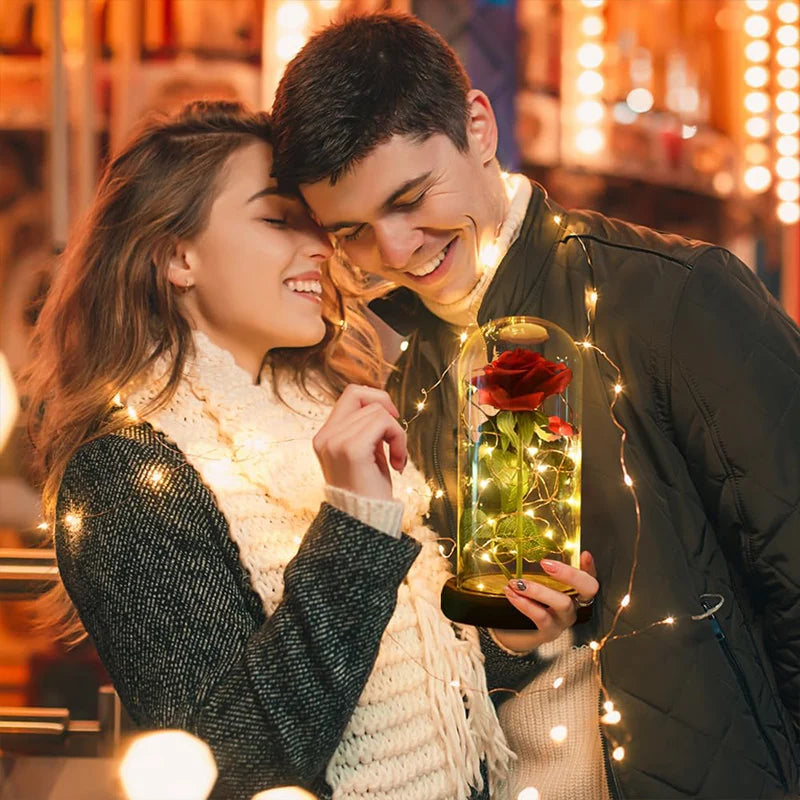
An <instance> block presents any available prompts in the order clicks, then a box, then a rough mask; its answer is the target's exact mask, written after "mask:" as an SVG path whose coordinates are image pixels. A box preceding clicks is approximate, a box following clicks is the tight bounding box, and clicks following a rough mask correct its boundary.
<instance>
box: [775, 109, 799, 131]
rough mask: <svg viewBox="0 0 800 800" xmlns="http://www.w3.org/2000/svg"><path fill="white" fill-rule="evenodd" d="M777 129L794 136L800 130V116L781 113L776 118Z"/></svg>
mask: <svg viewBox="0 0 800 800" xmlns="http://www.w3.org/2000/svg"><path fill="white" fill-rule="evenodd" d="M775 129H776V130H777V131H778V133H780V134H782V135H783V136H794V135H795V134H797V132H798V131H799V130H800V116H798V115H797V114H780V115H779V116H778V119H777V120H775Z"/></svg>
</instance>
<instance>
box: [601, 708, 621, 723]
mask: <svg viewBox="0 0 800 800" xmlns="http://www.w3.org/2000/svg"><path fill="white" fill-rule="evenodd" d="M621 719H622V714H620V713H619V711H614V710H613V709H612V710H611V711H608V712H607V713H605V714H603V716H602V717H600V720H601V721H602V722H604V723H605V724H606V725H616V724H617V723H618V722H619V721H620V720H621Z"/></svg>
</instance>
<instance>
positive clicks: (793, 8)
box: [775, 0, 800, 225]
mask: <svg viewBox="0 0 800 800" xmlns="http://www.w3.org/2000/svg"><path fill="white" fill-rule="evenodd" d="M776 16H777V18H778V20H779V22H780V23H782V24H781V25H780V26H779V27H778V28H777V30H776V31H775V40H776V42H777V44H778V45H779V49H778V51H777V52H776V54H775V62H776V64H777V67H779V69H778V72H777V75H776V76H775V83H776V85H777V89H778V93H777V95H776V96H775V109H776V110H777V111H778V112H779V114H778V116H777V118H776V119H775V131H776V133H777V134H778V135H777V137H776V139H775V151H776V160H775V178H776V183H775V195H776V198H777V200H778V201H779V202H778V207H777V210H776V213H777V217H778V219H779V220H780V221H781V222H782V223H783V224H784V225H795V224H797V222H798V221H799V220H800V203H798V198H799V197H800V187H799V186H798V180H799V179H800V160H798V150H800V146H799V145H800V139H799V138H798V137H799V136H800V114H798V111H800V94H799V93H798V84H800V69H798V68H799V67H800V48H798V40H799V39H800V34H799V33H798V29H797V20H798V17H800V3H798V2H797V0H788V1H787V2H783V3H781V4H780V5H779V6H778V8H777V10H776Z"/></svg>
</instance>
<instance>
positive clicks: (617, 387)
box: [614, 383, 622, 394]
mask: <svg viewBox="0 0 800 800" xmlns="http://www.w3.org/2000/svg"><path fill="white" fill-rule="evenodd" d="M621 391H622V386H621V385H620V384H619V383H616V384H614V394H619V393H620V392H621Z"/></svg>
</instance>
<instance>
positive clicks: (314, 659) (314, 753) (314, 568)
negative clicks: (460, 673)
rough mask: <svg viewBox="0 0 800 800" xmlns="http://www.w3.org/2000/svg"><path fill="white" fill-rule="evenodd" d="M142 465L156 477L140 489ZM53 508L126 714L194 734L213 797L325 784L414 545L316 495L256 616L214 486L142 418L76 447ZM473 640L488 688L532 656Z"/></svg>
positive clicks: (84, 613)
mask: <svg viewBox="0 0 800 800" xmlns="http://www.w3.org/2000/svg"><path fill="white" fill-rule="evenodd" d="M154 468H157V469H158V470H159V471H160V472H161V473H162V476H163V477H162V480H161V482H160V483H159V491H158V492H153V491H143V490H142V488H143V485H144V481H146V480H147V479H148V476H152V474H153V469H154ZM70 513H71V514H73V515H75V517H78V518H79V521H77V522H76V520H75V519H72V520H71V524H70V525H67V524H65V522H64V520H65V517H66V516H67V515H68V514H70ZM57 520H58V522H57V524H56V527H55V544H56V554H57V557H58V565H59V569H60V571H61V576H62V579H63V581H64V585H65V586H66V589H67V591H68V593H69V595H70V597H71V599H72V601H73V603H74V604H75V606H76V608H77V609H78V612H79V614H80V618H81V620H82V622H83V624H84V626H85V627H86V629H87V631H88V632H89V634H90V635H91V637H92V639H93V640H94V643H95V645H96V647H97V651H98V653H99V655H100V658H101V660H102V661H103V664H104V665H105V667H106V668H107V670H108V672H109V673H110V675H111V677H112V679H113V682H114V686H115V687H116V690H117V692H118V693H119V696H120V698H121V700H122V702H123V704H124V705H125V708H126V709H127V710H128V712H129V714H130V715H131V717H132V719H133V720H134V721H135V722H136V723H137V724H138V725H139V726H141V727H142V728H145V729H149V728H181V729H184V730H187V731H190V732H191V733H193V734H195V735H196V736H198V737H200V738H201V739H203V740H204V741H206V742H207V743H208V744H209V746H210V747H211V749H212V751H213V753H214V756H215V758H216V761H217V767H218V769H219V778H218V780H217V784H216V786H215V789H214V792H213V794H212V797H213V798H232V799H235V800H249V798H250V797H252V795H253V794H255V793H256V792H258V791H261V790H263V789H266V788H270V787H274V786H282V785H300V786H303V787H305V788H307V789H309V790H310V791H312V792H314V793H315V794H316V795H318V796H319V797H321V798H328V797H330V794H331V790H330V787H329V786H328V785H327V783H326V781H325V768H326V766H327V764H328V761H329V760H330V758H331V757H332V756H333V753H334V751H335V750H336V747H337V745H338V743H339V740H340V738H341V736H342V734H343V732H344V730H345V727H346V725H347V723H348V721H349V719H350V716H351V714H352V712H353V710H354V708H355V706H356V703H357V701H358V698H359V696H360V695H361V692H362V690H363V688H364V685H365V683H366V681H367V678H368V677H369V674H370V672H371V670H372V667H373V664H374V662H375V658H376V656H377V652H378V647H379V644H380V640H381V636H382V634H383V631H384V628H385V627H386V625H387V623H388V621H389V619H390V617H391V615H392V613H393V611H394V608H395V603H396V597H397V589H398V586H399V585H400V583H401V582H402V581H403V578H404V577H405V575H406V573H407V571H408V570H409V568H410V567H411V564H412V563H413V561H414V559H415V558H416V556H417V553H418V552H419V549H420V545H419V544H418V543H417V542H416V541H415V540H414V539H412V538H410V537H408V536H406V535H403V536H402V537H401V538H400V539H394V538H392V537H390V536H385V535H380V534H379V533H378V532H376V531H375V530H374V529H373V528H371V527H369V526H367V525H365V524H363V523H362V522H360V521H359V520H357V519H355V518H353V517H351V516H349V515H348V514H345V513H344V512H342V511H339V510H338V509H335V508H333V507H332V506H330V505H327V504H323V505H322V506H321V508H320V512H319V514H318V516H317V517H316V518H315V520H314V521H313V523H312V524H311V527H310V528H309V530H308V532H307V533H306V535H305V537H304V539H303V541H302V543H301V545H300V548H299V550H298V552H297V555H296V556H295V557H294V558H293V559H292V561H291V562H290V563H289V564H288V565H287V567H286V570H285V574H284V594H283V600H282V601H281V603H280V605H279V606H278V608H277V610H276V611H275V613H274V614H273V615H272V616H271V617H269V618H267V617H266V616H265V613H264V610H263V608H262V605H261V601H260V599H259V597H258V595H257V594H256V592H255V590H254V589H253V587H252V585H251V583H250V579H249V576H248V574H247V572H246V570H245V569H244V567H243V566H242V564H241V563H240V561H239V554H238V548H237V546H236V544H235V543H234V542H233V540H232V539H231V538H230V536H229V532H228V524H227V522H226V520H225V518H224V516H223V515H222V513H221V512H220V510H219V508H218V507H217V505H216V503H215V501H214V497H213V495H212V493H211V491H210V490H209V489H208V487H206V486H205V485H204V484H203V483H202V481H201V478H200V476H199V475H198V473H197V472H196V471H195V469H194V468H193V467H192V466H191V465H190V464H189V463H188V462H187V461H186V459H185V458H184V456H183V454H182V453H181V452H180V450H179V449H178V448H177V446H176V445H175V444H173V443H172V442H170V441H169V440H168V439H166V437H164V436H163V435H162V434H161V433H158V432H156V431H154V430H153V428H152V427H151V426H150V425H148V424H138V425H133V426H131V427H128V428H126V429H125V430H123V431H121V432H119V433H117V434H113V435H108V436H104V437H102V438H99V439H97V440H95V441H92V442H90V443H88V444H86V445H84V446H83V447H81V448H80V449H79V450H78V451H77V452H76V453H75V455H74V456H73V458H72V459H71V461H70V462H69V465H68V467H67V470H66V472H65V475H64V478H63V481H62V485H61V490H60V492H59V499H58V507H57ZM481 643H482V646H483V649H484V653H485V656H486V669H487V679H488V680H489V684H490V687H491V686H493V685H494V686H503V687H512V688H513V687H518V686H520V685H522V684H523V683H524V682H526V681H527V680H528V679H529V678H530V676H531V672H532V669H533V659H532V658H513V657H511V656H508V655H506V654H505V653H503V652H502V651H500V650H499V649H498V648H497V647H496V646H495V645H494V644H492V643H491V640H490V638H489V637H488V636H486V635H485V633H483V632H482V635H481ZM473 798H474V800H486V799H487V798H488V791H487V790H484V791H483V792H478V791H475V792H473Z"/></svg>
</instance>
